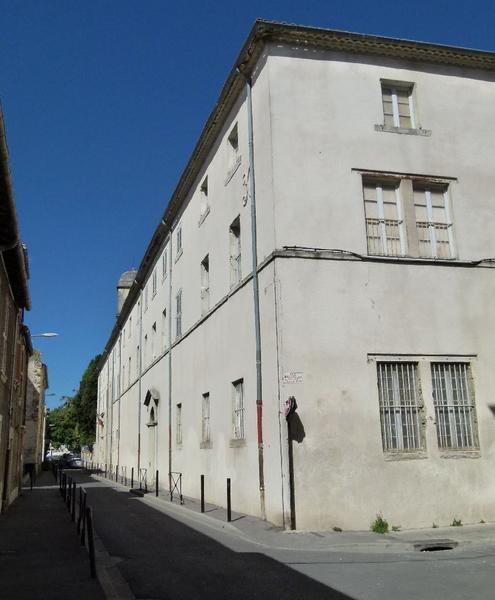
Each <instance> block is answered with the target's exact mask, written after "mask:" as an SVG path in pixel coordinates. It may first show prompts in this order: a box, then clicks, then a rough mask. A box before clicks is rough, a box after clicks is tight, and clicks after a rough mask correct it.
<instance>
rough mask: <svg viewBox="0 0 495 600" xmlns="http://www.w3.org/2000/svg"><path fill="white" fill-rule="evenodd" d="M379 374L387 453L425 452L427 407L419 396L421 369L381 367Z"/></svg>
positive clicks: (411, 365) (403, 365)
mask: <svg viewBox="0 0 495 600" xmlns="http://www.w3.org/2000/svg"><path fill="white" fill-rule="evenodd" d="M377 373H378V397H379V402H380V420H381V427H382V443H383V450H384V451H385V452H393V451H401V452H408V451H413V450H421V449H422V448H423V436H422V425H421V423H422V417H421V413H422V410H423V405H422V403H421V399H420V393H419V382H418V376H417V365H416V364H415V363H378V364H377Z"/></svg>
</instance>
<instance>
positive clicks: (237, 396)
mask: <svg viewBox="0 0 495 600" xmlns="http://www.w3.org/2000/svg"><path fill="white" fill-rule="evenodd" d="M232 438H233V439H234V440H243V439H244V380H242V379H239V381H234V382H233V383H232Z"/></svg>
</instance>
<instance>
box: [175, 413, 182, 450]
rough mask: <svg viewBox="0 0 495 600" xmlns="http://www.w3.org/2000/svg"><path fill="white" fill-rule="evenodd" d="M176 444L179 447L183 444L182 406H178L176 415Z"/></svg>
mask: <svg viewBox="0 0 495 600" xmlns="http://www.w3.org/2000/svg"><path fill="white" fill-rule="evenodd" d="M175 442H176V444H177V445H180V444H182V404H177V410H176V413H175Z"/></svg>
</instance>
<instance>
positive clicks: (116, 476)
mask: <svg viewBox="0 0 495 600" xmlns="http://www.w3.org/2000/svg"><path fill="white" fill-rule="evenodd" d="M118 481H119V465H117V466H116V467H115V483H117V482H118Z"/></svg>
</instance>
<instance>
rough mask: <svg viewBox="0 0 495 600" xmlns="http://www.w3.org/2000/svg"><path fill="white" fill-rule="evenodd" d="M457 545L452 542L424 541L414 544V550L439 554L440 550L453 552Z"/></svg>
mask: <svg viewBox="0 0 495 600" xmlns="http://www.w3.org/2000/svg"><path fill="white" fill-rule="evenodd" d="M457 545H458V544H457V542H454V540H425V541H424V542H414V549H415V550H416V551H417V552H441V551H442V550H453V549H454V548H456V547H457Z"/></svg>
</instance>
